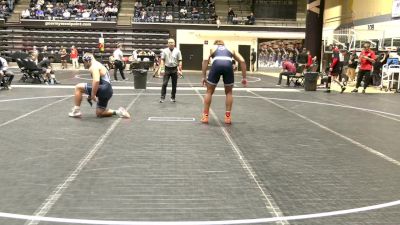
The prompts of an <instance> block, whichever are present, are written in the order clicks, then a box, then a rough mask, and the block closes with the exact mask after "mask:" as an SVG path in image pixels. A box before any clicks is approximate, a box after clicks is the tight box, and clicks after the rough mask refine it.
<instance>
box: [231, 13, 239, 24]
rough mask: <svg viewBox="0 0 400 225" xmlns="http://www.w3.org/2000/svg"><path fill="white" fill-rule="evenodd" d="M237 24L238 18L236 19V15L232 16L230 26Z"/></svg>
mask: <svg viewBox="0 0 400 225" xmlns="http://www.w3.org/2000/svg"><path fill="white" fill-rule="evenodd" d="M238 23H239V18H238V17H237V15H234V16H233V18H232V24H235V25H236V24H238Z"/></svg>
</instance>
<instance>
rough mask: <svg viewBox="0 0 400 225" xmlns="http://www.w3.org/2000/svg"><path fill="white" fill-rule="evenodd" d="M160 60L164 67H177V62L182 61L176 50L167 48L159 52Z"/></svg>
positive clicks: (178, 51) (179, 53)
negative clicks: (162, 61)
mask: <svg viewBox="0 0 400 225" xmlns="http://www.w3.org/2000/svg"><path fill="white" fill-rule="evenodd" d="M161 59H162V60H164V63H165V66H166V67H177V66H178V65H179V61H182V54H181V51H180V50H179V49H177V48H174V49H173V50H172V51H171V49H169V48H164V49H163V50H162V52H161Z"/></svg>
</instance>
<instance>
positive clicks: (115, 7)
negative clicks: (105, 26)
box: [111, 5, 118, 16]
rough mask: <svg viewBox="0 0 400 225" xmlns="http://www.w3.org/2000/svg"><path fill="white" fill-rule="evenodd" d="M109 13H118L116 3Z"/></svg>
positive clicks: (114, 14)
mask: <svg viewBox="0 0 400 225" xmlns="http://www.w3.org/2000/svg"><path fill="white" fill-rule="evenodd" d="M111 13H112V15H113V16H117V15H118V7H117V6H116V5H114V6H113V7H112V8H111Z"/></svg>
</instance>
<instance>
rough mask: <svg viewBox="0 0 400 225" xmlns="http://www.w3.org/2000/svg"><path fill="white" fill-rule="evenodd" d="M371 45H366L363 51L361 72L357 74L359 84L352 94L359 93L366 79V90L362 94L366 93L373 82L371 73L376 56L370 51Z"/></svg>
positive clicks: (366, 43) (367, 43) (360, 58)
mask: <svg viewBox="0 0 400 225" xmlns="http://www.w3.org/2000/svg"><path fill="white" fill-rule="evenodd" d="M370 47H371V44H370V43H369V42H365V43H364V50H362V51H361V54H360V57H359V61H360V70H359V71H358V74H357V83H356V88H355V89H354V90H352V91H351V92H354V93H356V92H358V88H359V87H360V86H361V81H362V80H363V78H364V89H363V91H362V93H365V89H367V87H368V85H369V83H370V82H371V71H372V64H373V63H375V59H376V55H375V52H374V51H372V50H371V49H370Z"/></svg>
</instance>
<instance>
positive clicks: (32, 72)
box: [24, 59, 44, 84]
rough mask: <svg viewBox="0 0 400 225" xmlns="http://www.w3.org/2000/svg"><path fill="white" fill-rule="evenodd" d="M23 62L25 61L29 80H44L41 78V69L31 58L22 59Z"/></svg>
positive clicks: (34, 81)
mask: <svg viewBox="0 0 400 225" xmlns="http://www.w3.org/2000/svg"><path fill="white" fill-rule="evenodd" d="M24 63H25V66H26V67H25V68H26V70H27V73H28V75H29V77H30V78H31V79H32V80H31V82H32V83H39V84H40V83H42V81H43V82H44V79H43V76H42V75H43V72H42V69H40V68H39V67H38V66H37V65H36V63H35V62H34V61H32V60H29V59H24Z"/></svg>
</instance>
